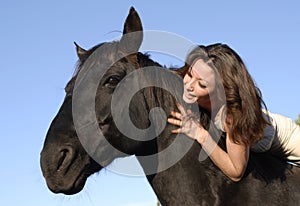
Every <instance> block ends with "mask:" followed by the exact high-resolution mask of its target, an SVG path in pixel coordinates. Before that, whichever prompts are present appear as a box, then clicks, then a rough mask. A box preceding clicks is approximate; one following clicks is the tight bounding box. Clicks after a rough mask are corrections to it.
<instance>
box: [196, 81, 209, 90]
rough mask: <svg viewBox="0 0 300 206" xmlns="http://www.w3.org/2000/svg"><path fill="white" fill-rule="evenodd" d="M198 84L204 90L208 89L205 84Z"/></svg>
mask: <svg viewBox="0 0 300 206" xmlns="http://www.w3.org/2000/svg"><path fill="white" fill-rule="evenodd" d="M198 84H199V86H200V87H201V88H203V89H205V88H207V86H206V85H204V84H201V82H199V83H198Z"/></svg>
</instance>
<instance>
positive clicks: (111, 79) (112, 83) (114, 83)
mask: <svg viewBox="0 0 300 206" xmlns="http://www.w3.org/2000/svg"><path fill="white" fill-rule="evenodd" d="M118 83H119V78H118V77H115V76H112V77H109V79H108V80H107V82H106V83H105V86H107V87H115V86H117V84H118Z"/></svg>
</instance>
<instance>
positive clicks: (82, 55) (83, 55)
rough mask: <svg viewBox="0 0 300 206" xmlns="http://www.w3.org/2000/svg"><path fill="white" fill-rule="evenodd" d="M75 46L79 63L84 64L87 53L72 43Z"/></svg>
mask: <svg viewBox="0 0 300 206" xmlns="http://www.w3.org/2000/svg"><path fill="white" fill-rule="evenodd" d="M74 44H75V46H76V52H77V56H78V58H79V60H80V61H81V62H84V61H85V60H86V57H87V55H88V54H87V53H88V52H87V51H86V50H85V49H83V48H81V47H80V46H79V45H78V44H77V43H76V42H74Z"/></svg>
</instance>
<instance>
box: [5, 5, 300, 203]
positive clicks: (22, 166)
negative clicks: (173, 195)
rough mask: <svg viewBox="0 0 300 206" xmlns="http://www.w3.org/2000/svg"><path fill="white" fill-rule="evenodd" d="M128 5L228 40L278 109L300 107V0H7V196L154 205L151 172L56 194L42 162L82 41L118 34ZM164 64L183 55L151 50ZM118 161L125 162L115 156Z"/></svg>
mask: <svg viewBox="0 0 300 206" xmlns="http://www.w3.org/2000/svg"><path fill="white" fill-rule="evenodd" d="M130 6H134V7H135V8H136V10H137V11H138V12H139V14H140V17H141V19H142V22H143V26H144V29H145V30H159V31H168V32H172V33H175V34H178V35H180V36H183V37H185V38H187V39H189V40H191V41H193V42H195V43H198V44H211V43H216V42H222V43H226V44H228V45H229V46H231V47H232V48H233V49H235V50H236V51H237V52H238V53H239V54H240V55H241V57H242V58H243V59H244V61H245V63H246V65H247V67H248V69H249V71H250V73H251V74H252V76H253V77H254V79H255V81H256V83H257V85H258V86H259V87H260V89H261V90H262V92H263V97H264V100H265V102H266V103H267V105H268V108H269V110H270V111H272V112H275V113H280V114H283V115H286V116H288V117H290V118H292V119H293V120H295V119H296V118H297V116H298V114H300V106H299V103H300V95H299V77H300V71H299V70H300V63H299V61H298V59H299V55H300V52H299V48H300V39H299V37H300V13H299V8H300V2H299V1H298V0H289V1H277V0H272V1H271V0H265V1H259V0H254V1H238V0H235V1H230V0H229V1H221V0H219V1H201V0H200V1H196V0H195V1H190V0H187V1H184V2H183V1H182V3H175V2H174V1H157V0H154V1H143V2H141V1H116V0H110V1H108V2H107V3H101V2H100V1H67V0H66V1H51V2H50V1H48V2H45V1H37V0H28V1H14V0H12V1H5V2H2V4H1V7H0V25H1V38H0V45H1V50H0V58H1V75H0V91H1V92H0V93H1V101H0V105H1V107H0V112H1V118H0V128H1V135H0V137H1V143H0V158H1V163H2V166H1V175H0V182H1V186H0V195H1V198H0V205H3V206H8V205H24V206H27V205H28V206H40V205H43V206H48V205H49V206H50V205H51V206H56V205H57V206H60V205H61V206H68V205H72V206H76V205H85V206H90V205H100V204H101V205H118V206H119V205H120V206H135V205H142V206H148V205H155V202H156V197H155V195H154V193H153V192H152V190H151V188H150V186H149V185H148V184H147V181H146V179H145V178H143V177H131V176H126V175H117V174H114V173H112V172H110V171H109V170H103V171H102V172H100V173H99V174H98V175H94V176H92V177H91V178H90V179H89V180H88V182H87V184H86V187H85V189H84V190H83V191H82V192H81V193H79V194H77V195H74V196H71V197H67V196H63V195H55V194H52V193H51V192H50V191H49V190H48V189H47V187H46V184H45V181H44V179H43V177H42V174H41V171H40V167H39V152H40V150H41V148H42V145H43V140H44V137H45V133H46V131H47V129H48V127H49V124H50V122H51V120H52V118H53V117H54V116H55V114H56V112H57V111H58V108H59V107H60V105H61V103H62V101H63V98H64V87H65V84H66V83H67V82H68V80H69V79H70V77H71V76H72V74H73V71H74V66H75V63H76V61H77V57H76V53H75V48H74V45H73V41H76V42H78V43H79V44H80V45H81V46H82V47H84V48H90V47H92V46H94V45H96V44H98V43H100V42H103V41H107V40H111V39H116V38H118V37H119V36H120V34H121V32H122V28H123V22H124V20H125V18H126V16H127V13H128V10H129V8H130ZM153 58H154V59H155V58H156V60H157V61H159V62H160V63H162V64H165V65H167V66H168V65H170V64H174V62H175V60H174V61H173V60H172V59H168V58H163V57H160V56H155V55H154V56H153ZM114 164H118V163H114Z"/></svg>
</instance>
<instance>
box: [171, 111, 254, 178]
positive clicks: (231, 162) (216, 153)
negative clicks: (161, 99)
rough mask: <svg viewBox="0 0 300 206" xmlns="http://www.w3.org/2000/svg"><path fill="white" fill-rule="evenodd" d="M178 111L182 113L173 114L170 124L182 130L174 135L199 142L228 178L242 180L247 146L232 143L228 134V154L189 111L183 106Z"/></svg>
mask: <svg viewBox="0 0 300 206" xmlns="http://www.w3.org/2000/svg"><path fill="white" fill-rule="evenodd" d="M178 109H179V110H180V113H178V112H171V116H172V117H174V118H168V122H169V123H171V124H174V125H177V126H180V128H178V129H175V130H173V131H172V133H184V134H186V135H187V136H189V137H190V138H192V139H195V140H197V142H198V143H200V144H201V146H202V148H203V149H204V150H205V151H206V153H207V154H208V155H209V157H210V159H211V160H212V161H213V162H214V163H215V165H216V166H218V167H219V168H220V169H221V170H222V172H223V173H224V174H225V175H226V176H228V177H229V178H230V179H231V180H233V181H239V180H241V178H242V177H243V174H244V172H245V170H246V167H247V163H248V159H249V148H248V147H247V146H245V145H242V144H236V143H234V142H232V141H231V138H230V137H229V135H228V133H227V136H226V148H227V152H225V151H224V150H223V149H222V148H221V147H219V146H218V144H217V143H216V142H215V141H214V140H213V138H212V137H211V136H210V135H209V133H208V131H207V130H205V129H204V128H203V127H202V125H201V124H199V123H198V122H197V121H195V120H194V119H193V118H190V117H189V116H190V115H189V114H190V112H189V111H185V110H184V108H183V107H182V106H181V105H178ZM226 129H227V128H226V126H225V130H226Z"/></svg>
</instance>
